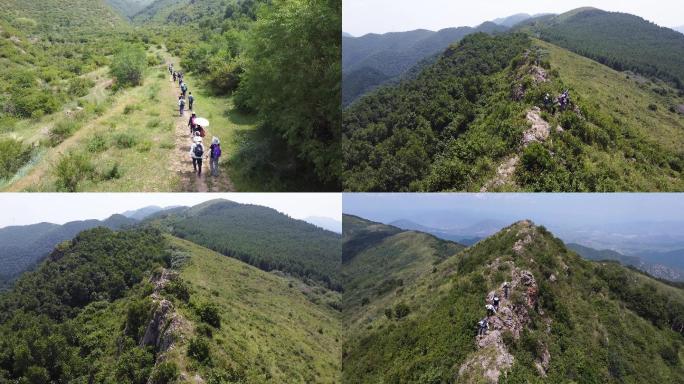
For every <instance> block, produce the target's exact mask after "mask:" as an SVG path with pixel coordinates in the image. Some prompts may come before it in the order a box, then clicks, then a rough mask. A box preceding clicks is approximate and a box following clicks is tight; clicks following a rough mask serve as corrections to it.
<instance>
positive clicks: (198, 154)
mask: <svg viewBox="0 0 684 384" xmlns="http://www.w3.org/2000/svg"><path fill="white" fill-rule="evenodd" d="M202 155H204V148H202V144H199V143H198V144H196V145H195V157H198V158H199V157H202Z"/></svg>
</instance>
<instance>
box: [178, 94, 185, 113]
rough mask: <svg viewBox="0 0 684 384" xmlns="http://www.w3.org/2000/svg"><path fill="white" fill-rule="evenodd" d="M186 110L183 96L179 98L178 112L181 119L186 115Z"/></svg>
mask: <svg viewBox="0 0 684 384" xmlns="http://www.w3.org/2000/svg"><path fill="white" fill-rule="evenodd" d="M184 109H185V99H183V96H178V112H179V114H180V116H181V117H183V116H184V115H185V113H184Z"/></svg>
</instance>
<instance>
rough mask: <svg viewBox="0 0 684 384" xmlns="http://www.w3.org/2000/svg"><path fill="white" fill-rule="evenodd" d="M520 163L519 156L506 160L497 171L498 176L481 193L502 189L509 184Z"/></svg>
mask: <svg viewBox="0 0 684 384" xmlns="http://www.w3.org/2000/svg"><path fill="white" fill-rule="evenodd" d="M519 161H520V158H519V157H518V155H513V156H511V157H509V158H508V159H506V160H504V162H503V163H501V164H500V165H499V167H498V168H497V169H496V176H494V178H493V179H492V180H490V181H489V182H487V184H485V185H484V186H483V187H482V189H480V192H487V191H488V190H490V189H494V188H500V187H502V186H504V185H506V184H508V183H509V182H510V181H511V178H512V177H513V174H514V173H515V168H516V167H517V166H518V162H519Z"/></svg>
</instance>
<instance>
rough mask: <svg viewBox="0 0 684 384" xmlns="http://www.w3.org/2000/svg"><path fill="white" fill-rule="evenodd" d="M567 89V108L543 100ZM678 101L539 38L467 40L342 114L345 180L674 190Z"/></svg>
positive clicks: (387, 186)
mask: <svg viewBox="0 0 684 384" xmlns="http://www.w3.org/2000/svg"><path fill="white" fill-rule="evenodd" d="M498 44H501V45H502V46H505V49H498V50H495V49H494V48H493V47H494V46H496V45H498ZM483 60H484V61H485V62H486V63H487V64H486V65H480V66H478V65H477V64H478V63H482V62H483ZM566 89H569V91H570V99H571V106H570V108H569V109H570V110H562V109H561V108H560V106H559V105H558V103H556V102H555V101H552V102H549V103H545V102H544V95H545V94H546V93H548V94H549V95H550V98H551V99H554V100H555V99H556V98H557V97H558V95H560V93H561V92H562V91H563V90H566ZM682 103H684V98H682V96H679V94H678V93H677V92H676V91H675V90H673V89H672V88H671V87H669V86H667V85H666V84H664V83H662V82H661V83H652V82H649V81H648V80H645V79H643V78H642V77H640V76H635V75H633V74H632V75H629V74H624V73H620V72H617V71H615V70H612V69H610V68H609V67H606V66H603V65H601V64H599V63H596V62H594V61H591V60H589V59H587V58H584V57H582V56H580V55H577V54H574V53H572V52H570V51H567V50H565V49H562V48H559V47H557V46H554V45H552V44H549V43H546V42H543V41H539V40H535V39H530V40H526V39H525V38H524V37H521V36H520V35H518V34H510V35H504V36H497V37H486V36H483V35H471V36H469V37H467V38H466V39H464V40H463V41H462V42H461V43H459V44H458V45H457V46H455V47H453V48H452V49H450V50H448V51H447V53H446V54H444V55H442V57H440V58H439V60H438V61H437V63H435V64H433V65H431V66H428V67H426V68H425V69H424V70H423V71H422V72H421V73H420V74H419V75H418V76H416V77H414V78H412V79H409V80H406V81H404V82H402V83H401V84H399V85H397V86H395V87H388V88H386V89H383V90H381V91H379V92H376V93H374V94H372V95H368V96H367V97H365V98H363V99H362V100H359V102H357V103H355V104H354V105H353V106H352V107H350V108H349V109H347V110H346V111H345V113H344V120H343V140H342V143H343V146H344V148H345V151H344V154H345V165H344V169H345V173H344V179H345V185H344V187H345V190H353V191H390V190H391V191H411V190H413V191H444V190H467V191H502V190H503V191H511V190H513V191H515V190H522V191H637V190H638V191H655V190H658V191H663V190H669V191H678V190H682V189H683V188H684V184H682V182H683V180H684V178H682V170H684V152H682V150H681V148H682V143H684V115H680V114H677V113H676V108H675V106H677V105H679V104H682Z"/></svg>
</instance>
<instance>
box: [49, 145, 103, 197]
mask: <svg viewBox="0 0 684 384" xmlns="http://www.w3.org/2000/svg"><path fill="white" fill-rule="evenodd" d="M94 171H95V168H94V167H93V165H92V164H91V162H90V160H89V159H88V157H87V156H86V154H84V153H76V152H69V153H67V154H65V155H63V156H62V157H61V158H60V159H59V161H58V162H57V166H56V167H55V171H54V173H55V176H56V177H57V181H56V186H57V189H58V190H59V191H66V192H76V190H77V189H78V184H80V183H81V182H82V181H83V180H85V179H87V178H89V177H91V176H92V175H93V173H94Z"/></svg>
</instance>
